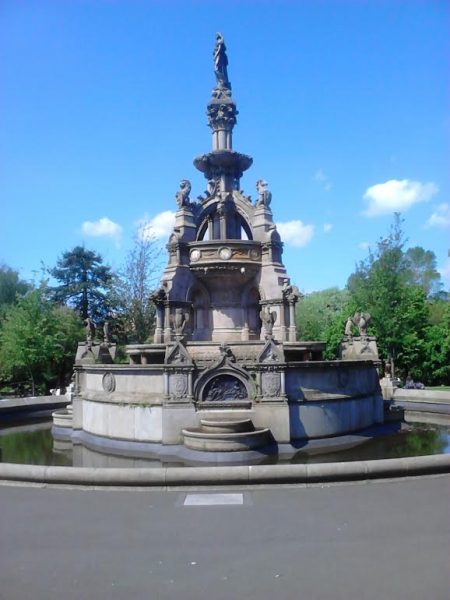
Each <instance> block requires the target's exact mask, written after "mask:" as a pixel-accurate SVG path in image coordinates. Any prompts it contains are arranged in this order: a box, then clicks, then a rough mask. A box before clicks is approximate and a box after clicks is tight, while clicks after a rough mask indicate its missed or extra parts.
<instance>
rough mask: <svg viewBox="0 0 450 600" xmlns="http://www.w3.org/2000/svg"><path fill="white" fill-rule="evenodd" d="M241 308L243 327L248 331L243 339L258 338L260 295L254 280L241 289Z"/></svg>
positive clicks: (259, 332)
mask: <svg viewBox="0 0 450 600" xmlns="http://www.w3.org/2000/svg"><path fill="white" fill-rule="evenodd" d="M241 308H242V314H243V318H244V327H245V329H246V331H248V337H246V338H245V339H250V340H252V339H255V340H259V338H260V334H261V326H262V324H261V319H260V316H259V313H260V310H261V296H260V292H259V288H258V285H257V284H256V283H255V281H254V280H252V281H249V283H248V284H247V285H246V286H245V288H244V289H243V291H242V297H241Z"/></svg>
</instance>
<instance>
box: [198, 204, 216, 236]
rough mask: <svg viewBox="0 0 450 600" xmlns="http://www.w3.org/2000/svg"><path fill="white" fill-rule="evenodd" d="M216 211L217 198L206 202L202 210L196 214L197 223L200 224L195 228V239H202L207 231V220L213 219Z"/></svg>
mask: <svg viewBox="0 0 450 600" xmlns="http://www.w3.org/2000/svg"><path fill="white" fill-rule="evenodd" d="M216 211H217V200H214V201H212V202H211V203H208V205H207V206H206V207H205V208H204V209H203V210H202V212H201V213H200V214H199V216H198V223H200V225H199V226H198V229H197V238H196V240H197V241H202V240H203V239H204V237H205V234H206V232H207V231H208V226H209V221H210V220H211V219H214V217H215V215H216Z"/></svg>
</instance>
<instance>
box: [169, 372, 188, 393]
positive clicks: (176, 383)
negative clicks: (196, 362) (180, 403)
mask: <svg viewBox="0 0 450 600" xmlns="http://www.w3.org/2000/svg"><path fill="white" fill-rule="evenodd" d="M186 391H187V376H186V375H185V374H184V373H173V374H171V375H170V378H169V393H170V395H171V396H174V397H175V398H182V397H183V396H185V395H186Z"/></svg>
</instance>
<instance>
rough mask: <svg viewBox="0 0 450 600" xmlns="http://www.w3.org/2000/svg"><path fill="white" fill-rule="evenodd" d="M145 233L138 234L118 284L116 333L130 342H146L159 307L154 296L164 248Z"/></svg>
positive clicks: (116, 290) (116, 294) (115, 290)
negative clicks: (152, 295) (152, 298)
mask: <svg viewBox="0 0 450 600" xmlns="http://www.w3.org/2000/svg"><path fill="white" fill-rule="evenodd" d="M143 232H145V227H144V228H141V229H140V230H139V231H138V232H137V234H136V236H135V238H134V245H133V247H132V248H131V250H130V252H129V253H128V255H127V257H126V259H125V264H124V267H123V269H121V270H120V271H119V273H118V275H117V277H116V279H115V284H114V299H115V300H114V303H115V306H116V318H115V321H116V331H117V330H119V331H118V333H119V334H121V335H120V337H122V338H123V339H124V341H127V342H138V343H142V342H145V341H147V340H148V339H149V336H151V335H152V333H153V322H154V316H155V306H154V304H153V302H152V301H151V300H150V294H151V292H152V291H153V290H154V289H155V286H156V284H157V282H158V278H159V272H160V262H159V259H160V257H161V249H160V248H159V247H158V246H157V244H156V241H155V240H154V239H153V238H151V237H148V236H145V235H143Z"/></svg>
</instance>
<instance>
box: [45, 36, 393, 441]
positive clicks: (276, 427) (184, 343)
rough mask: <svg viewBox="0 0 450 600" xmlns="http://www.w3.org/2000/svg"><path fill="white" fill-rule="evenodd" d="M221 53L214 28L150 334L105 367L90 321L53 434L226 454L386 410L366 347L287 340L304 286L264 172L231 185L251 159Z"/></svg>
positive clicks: (353, 425) (324, 432)
mask: <svg viewBox="0 0 450 600" xmlns="http://www.w3.org/2000/svg"><path fill="white" fill-rule="evenodd" d="M227 64H228V59H227V54H226V48H225V43H224V40H223V37H222V36H221V35H220V34H218V35H217V40H216V47H215V50H214V70H215V78H216V84H215V87H214V89H213V91H212V97H211V99H210V101H209V103H208V105H207V114H208V121H209V127H210V128H211V131H212V150H211V152H208V153H207V154H203V155H201V156H199V157H197V158H196V159H195V160H194V165H195V167H196V168H197V169H198V170H200V171H201V172H202V173H203V174H204V175H205V178H206V180H207V190H206V191H205V192H204V193H203V194H202V195H200V196H198V198H197V199H196V200H192V199H191V184H190V182H189V181H187V180H182V181H181V183H180V189H179V191H178V192H177V194H176V203H177V208H178V210H177V212H176V218H175V225H174V228H173V232H172V233H171V235H170V237H169V241H168V244H167V254H168V263H167V266H166V268H165V271H164V273H163V275H162V279H161V283H160V286H159V288H158V289H157V290H156V291H155V293H154V294H153V301H154V303H155V305H156V328H155V334H154V341H153V343H149V344H139V345H129V346H127V347H126V353H127V355H128V358H129V363H128V364H114V363H113V360H112V358H113V354H114V352H115V346H114V345H112V344H111V343H110V342H109V340H104V341H103V343H102V344H97V343H96V342H94V341H93V340H92V335H90V334H89V332H88V335H87V340H86V342H85V343H82V344H80V346H79V349H78V353H77V360H76V364H75V375H76V386H75V396H74V399H73V418H72V423H71V424H70V423H67V422H66V427H65V428H63V427H61V426H60V425H61V423H59V426H58V423H55V425H56V427H55V433H56V434H58V433H59V434H62V433H64V432H65V434H66V436H67V434H70V435H73V436H75V437H77V438H78V439H79V440H81V441H86V440H87V441H89V442H90V443H95V442H97V443H99V444H100V445H102V447H105V446H106V447H107V446H108V444H110V443H111V444H113V443H114V441H117V440H120V441H121V442H126V443H127V449H128V451H130V452H132V451H133V448H134V447H136V448H137V447H138V448H139V451H140V452H142V448H148V450H149V452H155V450H157V449H158V448H163V447H168V446H173V448H172V450H174V449H176V448H179V449H180V450H182V449H183V448H186V447H187V448H189V449H192V450H202V451H209V452H217V451H220V452H223V451H225V452H227V451H242V450H249V449H255V448H261V449H262V448H264V447H267V446H268V445H271V447H272V448H275V449H277V448H279V447H281V446H282V445H286V444H287V445H295V444H297V443H299V442H300V441H301V440H307V439H311V438H322V437H327V436H336V435H340V434H344V433H348V432H351V431H356V430H359V429H363V428H365V427H368V426H370V425H372V424H374V423H378V422H381V421H382V420H383V400H382V396H381V393H380V388H379V384H378V376H377V372H376V369H375V366H374V362H373V360H371V358H373V356H369V357H367V356H366V357H365V356H364V355H363V354H362V355H359V356H354V355H353V354H352V355H349V353H348V352H347V356H346V357H345V358H344V359H343V360H338V361H324V360H323V350H324V343H323V342H303V341H298V339H297V338H298V332H297V329H296V324H295V307H296V303H297V302H298V300H299V299H300V297H301V294H300V293H299V290H298V288H297V287H296V286H295V285H293V284H292V283H291V281H290V278H289V276H288V274H287V271H286V268H285V266H284V264H283V261H282V254H283V244H282V241H281V239H280V235H279V233H278V231H277V228H276V225H275V223H274V220H273V214H272V208H271V201H272V194H271V192H270V191H269V189H268V185H267V183H266V182H265V181H264V180H259V181H258V182H257V197H256V199H255V200H252V198H251V197H250V196H248V195H246V194H245V193H244V192H243V191H242V189H241V186H240V180H241V177H242V175H243V173H244V171H246V170H247V169H249V168H250V167H251V165H252V158H251V157H250V156H247V155H246V154H241V153H239V152H236V151H235V150H233V144H232V134H233V128H234V126H235V124H236V115H237V114H238V111H237V109H236V104H235V102H234V100H233V97H232V90H231V84H230V81H229V78H228V72H227ZM88 327H89V324H88ZM300 334H301V332H300ZM63 429H64V432H63V431H62V430H63Z"/></svg>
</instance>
